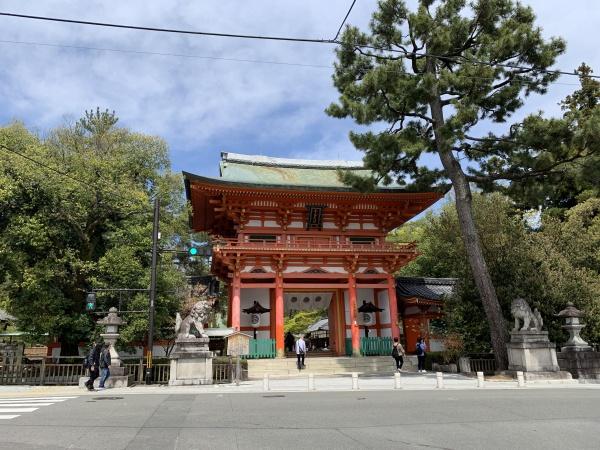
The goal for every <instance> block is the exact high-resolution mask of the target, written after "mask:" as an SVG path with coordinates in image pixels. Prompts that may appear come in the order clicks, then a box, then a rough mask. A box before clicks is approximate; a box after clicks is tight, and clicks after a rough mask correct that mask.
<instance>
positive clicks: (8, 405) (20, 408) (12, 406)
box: [0, 396, 77, 420]
mask: <svg viewBox="0 0 600 450" xmlns="http://www.w3.org/2000/svg"><path fill="white" fill-rule="evenodd" d="M72 398H77V397H76V396H73V397H20V398H19V397H11V398H0V420H11V419H14V418H16V417H21V414H2V413H28V412H33V411H36V410H38V409H40V407H41V406H51V405H53V404H55V403H60V402H64V401H66V400H69V399H72Z"/></svg>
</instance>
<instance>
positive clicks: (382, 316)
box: [378, 290, 390, 323]
mask: <svg viewBox="0 0 600 450" xmlns="http://www.w3.org/2000/svg"><path fill="white" fill-rule="evenodd" d="M378 296H379V299H378V301H379V307H380V308H383V311H381V312H380V313H379V320H381V323H390V302H389V300H388V291H387V290H385V291H381V292H379V294H378Z"/></svg>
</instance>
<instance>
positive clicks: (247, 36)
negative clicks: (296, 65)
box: [0, 12, 600, 79]
mask: <svg viewBox="0 0 600 450" xmlns="http://www.w3.org/2000/svg"><path fill="white" fill-rule="evenodd" d="M0 16H7V17H16V18H22V19H33V20H44V21H50V22H63V23H72V24H79V25H91V26H99V27H110V28H121V29H130V30H137V31H153V32H161V33H176V34H190V35H198V36H215V37H225V38H239V39H254V40H256V39H258V40H271V41H287V42H304V43H311V44H330V45H343V44H344V43H343V42H341V41H339V40H338V39H311V38H295V37H286V36H267V35H251V34H232V33H214V32H208V31H193V30H181V29H172V28H157V27H142V26H136V25H123V24H115V23H108V22H91V21H86V20H74V19H63V18H57V17H45V16H31V15H27V14H15V13H7V12H0ZM344 21H345V19H344ZM342 25H343V23H342ZM354 46H355V47H356V48H365V49H370V50H377V51H382V52H391V53H400V54H401V55H404V56H403V57H410V56H413V55H414V56H419V57H426V56H430V57H432V58H437V59H441V60H445V61H453V62H455V63H457V64H461V63H469V64H476V65H485V66H490V67H496V66H497V67H504V68H508V69H517V70H527V71H536V72H539V73H548V74H557V75H569V76H577V77H578V76H579V74H577V73H575V72H568V71H564V70H550V69H536V68H535V67H526V66H519V65H514V64H508V63H493V62H489V61H481V60H476V59H471V58H465V57H452V56H444V55H435V54H433V53H427V52H410V51H405V50H401V49H395V48H384V47H377V46H373V45H362V44H354ZM370 56H372V57H375V58H376V57H377V56H378V55H370ZM588 77H589V78H596V79H600V75H588Z"/></svg>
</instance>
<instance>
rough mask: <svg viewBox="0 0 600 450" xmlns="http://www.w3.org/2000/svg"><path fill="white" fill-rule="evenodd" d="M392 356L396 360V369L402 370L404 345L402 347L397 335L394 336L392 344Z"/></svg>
mask: <svg viewBox="0 0 600 450" xmlns="http://www.w3.org/2000/svg"><path fill="white" fill-rule="evenodd" d="M392 358H394V361H396V371H398V372H402V365H403V364H404V347H402V344H401V343H400V341H399V340H398V338H397V337H395V338H394V343H393V344H392Z"/></svg>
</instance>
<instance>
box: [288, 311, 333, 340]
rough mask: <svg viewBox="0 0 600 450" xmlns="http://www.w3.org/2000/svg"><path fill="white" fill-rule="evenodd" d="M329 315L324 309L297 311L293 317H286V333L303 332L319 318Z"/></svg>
mask: <svg viewBox="0 0 600 450" xmlns="http://www.w3.org/2000/svg"><path fill="white" fill-rule="evenodd" d="M325 317H327V311H326V310H324V309H313V310H310V311H297V312H296V313H295V314H293V315H292V316H291V317H286V318H285V323H284V325H283V331H284V333H288V332H289V333H292V334H302V333H306V329H307V328H308V327H309V326H311V325H312V324H313V323H315V322H316V321H318V320H321V319H323V318H325Z"/></svg>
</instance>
